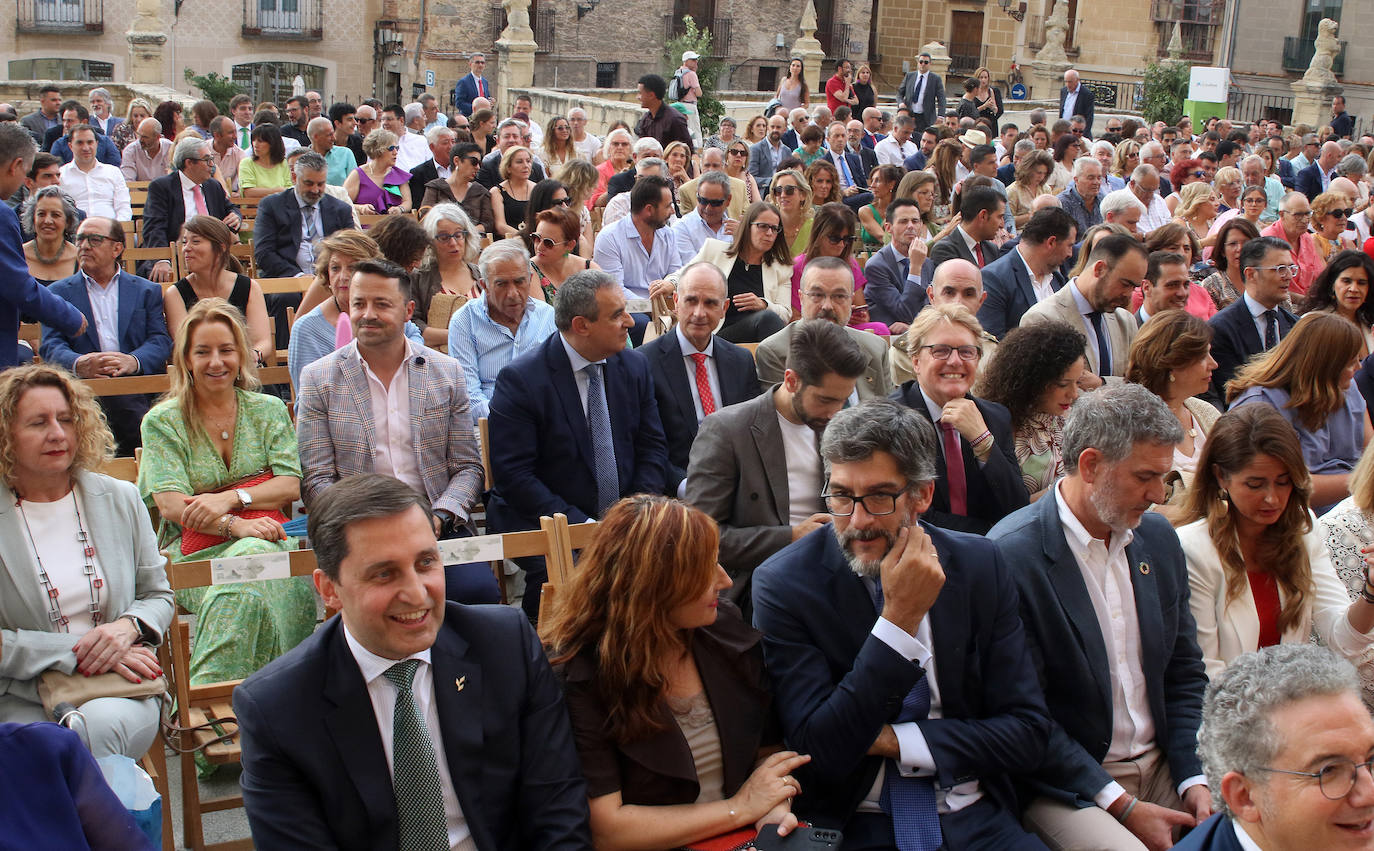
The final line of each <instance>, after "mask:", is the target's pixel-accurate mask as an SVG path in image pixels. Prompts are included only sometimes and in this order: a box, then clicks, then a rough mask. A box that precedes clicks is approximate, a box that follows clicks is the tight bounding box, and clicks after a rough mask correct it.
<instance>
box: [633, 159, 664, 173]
mask: <svg viewBox="0 0 1374 851" xmlns="http://www.w3.org/2000/svg"><path fill="white" fill-rule="evenodd" d="M667 165H668V164H667V163H665V162H664V161H663V160H661V159H659V158H658V157H645V158H644V159H642V160H639V161H638V162H636V163H635V175H636V176H638V175H641V174H644V173H646V172H647V171H648V170H649V169H651V168H656V169H658V170H659V173H660V174H661V173H662V171H663V169H664V168H666V167H667Z"/></svg>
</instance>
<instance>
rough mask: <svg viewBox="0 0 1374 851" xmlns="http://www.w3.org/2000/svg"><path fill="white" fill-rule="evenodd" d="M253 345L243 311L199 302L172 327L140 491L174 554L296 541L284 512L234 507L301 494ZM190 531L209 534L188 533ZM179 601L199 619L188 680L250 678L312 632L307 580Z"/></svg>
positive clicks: (190, 593)
mask: <svg viewBox="0 0 1374 851" xmlns="http://www.w3.org/2000/svg"><path fill="white" fill-rule="evenodd" d="M251 352H252V349H251V348H250V347H249V343H248V336H247V332H246V331H245V330H244V319H243V316H242V315H241V314H240V313H239V311H238V309H237V308H235V307H233V306H231V305H230V304H229V303H228V302H226V301H224V300H223V299H217V298H216V299H202V300H201V301H199V302H197V303H196V305H195V306H194V307H192V308H191V311H190V313H189V314H188V315H187V317H186V320H185V322H183V323H182V326H181V328H180V330H179V331H178V333H177V339H176V345H175V348H174V350H173V353H172V368H171V379H172V389H171V392H170V393H168V395H167V397H166V398H165V399H164V400H163V401H162V402H160V403H158V404H157V405H156V406H155V407H154V408H153V409H152V410H151V411H149V412H148V414H147V416H146V417H144V419H143V458H142V461H141V462H140V463H139V470H138V487H139V492H140V493H141V494H142V495H143V499H144V501H145V502H146V503H147V505H148V507H149V509H150V510H154V511H155V512H156V515H155V516H160V523H159V527H158V545H159V547H161V548H162V549H163V550H164V551H166V552H167V553H168V554H169V556H170V557H171V559H172V561H173V562H179V561H192V560H200V559H209V558H222V557H226V556H242V555H251V554H254V553H268V552H280V551H283V550H291V549H295V548H296V546H297V542H296V540H295V539H294V538H290V537H288V536H287V535H286V534H285V532H284V531H283V530H282V527H281V523H280V522H278V520H276V519H273V518H271V517H257V518H255V519H246V518H244V517H239V516H236V514H235V513H231V512H239V511H240V509H241V508H244V507H245V506H244V505H243V502H244V499H245V497H246V498H247V500H248V501H249V505H250V506H251V508H249V509H248V511H249V512H254V511H255V512H262V511H264V510H266V511H271V510H274V509H275V510H282V509H286V508H287V507H289V506H290V504H291V503H292V502H293V501H295V500H296V499H298V498H299V497H300V479H301V467H300V459H299V456H298V455H297V452H296V432H295V429H294V428H293V426H292V424H291V418H290V416H289V415H288V414H287V411H286V406H285V405H284V404H283V403H282V401H281V400H280V399H278V398H276V397H275V396H269V395H266V394H263V393H257V392H255V391H256V389H257V387H258V379H257V376H256V372H255V370H254V367H253V364H254V359H253V358H252V357H251V356H250V355H251ZM247 482H252V484H246V483H247ZM244 513H248V512H244ZM249 516H251V514H250V515H249ZM188 529H189V530H191V531H192V532H197V533H204V535H208V536H211V538H210V539H209V541H206V540H204V538H203V536H197V535H187V536H186V537H187V540H186V541H183V533H184V532H186V531H187V530H188ZM196 537H201V538H202V539H201V541H199V542H193V539H194V538H196ZM206 543H208V545H205V546H203V548H201V549H194V547H195V546H197V545H204V544H206ZM187 545H189V546H187ZM176 598H177V603H179V604H180V605H181V606H183V607H184V608H186V609H187V610H188V611H190V612H192V613H194V614H195V615H196V618H197V619H196V627H195V639H194V641H193V642H192V647H191V670H190V681H191V684H192V685H199V684H203V683H213V682H221V681H224V680H237V679H242V678H244V677H247V676H248V675H249V674H251V673H253V672H254V671H256V670H257V669H258V668H261V667H262V666H263V665H265V664H266V663H267V662H269V661H271V660H272V659H273V658H275V657H277V656H279V655H281V654H282V653H285V652H286V651H287V650H290V649H291V648H292V647H295V646H296V645H297V644H299V643H300V642H301V641H302V640H303V639H304V638H305V637H306V636H308V635H310V633H311V632H312V631H313V630H314V628H315V621H316V605H315V594H314V591H313V589H312V588H311V586H310V582H309V580H308V579H307V578H306V577H293V578H289V579H273V580H268V581H263V582H246V583H240V584H228V585H214V586H210V587H206V588H193V589H186V590H182V591H178V592H176Z"/></svg>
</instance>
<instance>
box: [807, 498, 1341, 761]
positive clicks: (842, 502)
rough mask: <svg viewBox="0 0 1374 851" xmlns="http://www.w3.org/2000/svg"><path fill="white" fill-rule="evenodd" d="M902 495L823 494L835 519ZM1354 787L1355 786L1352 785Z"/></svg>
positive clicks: (875, 513)
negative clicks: (856, 506) (855, 509)
mask: <svg viewBox="0 0 1374 851" xmlns="http://www.w3.org/2000/svg"><path fill="white" fill-rule="evenodd" d="M899 496H901V494H900V493H881V492H879V493H870V494H865V495H863V496H854V495H853V494H847V493H823V494H821V499H823V500H825V510H826V511H828V512H829V513H830V514H832V515H834V516H835V517H849V516H850V515H852V514H853V513H854V504H855V503H858V504H859V505H862V506H863V507H864V511H866V512H868V515H869V516H870V517H885V516H887V515H888V514H891V513H892V512H894V511H896V510H897V497H899ZM1352 785H1353V784H1352Z"/></svg>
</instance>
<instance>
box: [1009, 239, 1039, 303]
mask: <svg viewBox="0 0 1374 851" xmlns="http://www.w3.org/2000/svg"><path fill="white" fill-rule="evenodd" d="M1012 254H1015V255H1016V256H1015V257H1011V259H1010V260H1009V261H1008V262H1009V263H1011V270H1012V274H1013V275H1015V276H1016V286H1017V288H1018V289H1019V290H1021V296H1022V298H1024V299H1025V300H1026V304H1027V305H1028V306H1030V307H1034V306H1035V303H1036V298H1035V284H1033V283H1032V282H1031V278H1030V272H1029V271H1027V270H1026V263H1025V261H1023V260H1022V259H1021V253H1020V252H1019V251H1017V250H1016V249H1015V248H1013V249H1012V250H1011V251H1008V252H1007V256H1010V255H1012Z"/></svg>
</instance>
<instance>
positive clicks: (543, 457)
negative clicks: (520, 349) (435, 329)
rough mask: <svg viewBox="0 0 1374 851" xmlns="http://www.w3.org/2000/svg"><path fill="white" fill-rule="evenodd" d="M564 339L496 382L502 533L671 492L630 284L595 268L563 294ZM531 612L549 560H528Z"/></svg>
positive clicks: (580, 518)
mask: <svg viewBox="0 0 1374 851" xmlns="http://www.w3.org/2000/svg"><path fill="white" fill-rule="evenodd" d="M554 325H555V326H556V327H557V328H558V333H557V334H554V335H553V336H552V337H550V338H549V339H548V340H547V341H545V342H544V343H543V344H542V345H540V346H539V347H538V348H537V349H535V350H533V351H531V352H530V353H528V354H526V355H522V356H521V357H519V358H517V359H515V360H514V361H512V362H511V363H509V364H507V365H506V366H505V367H504V368H502V370H501V372H500V373H498V374H497V376H496V386H495V388H494V389H493V390H492V397H491V414H490V416H489V425H490V427H491V435H492V441H491V443H492V445H491V447H490V450H489V451H490V454H491V472H492V481H493V483H494V485H495V487H494V489H493V491H492V495H491V499H490V500H489V501H488V502H487V523H488V525H489V526H490V528H491V531H493V532H515V531H519V530H522V529H537V528H539V518H540V517H541V516H543V515H552V514H555V513H558V512H562V513H563V514H566V515H567V517H568V522H570V523H582V522H585V521H586V520H588V519H590V518H596V517H599V516H600V515H601V512H603V511H604V510H605V509H606V508H607V507H609V506H610V505H611V504H612V503H614V502H615V501H616V500H618V499H620V498H621V497H622V496H627V495H629V494H632V493H663V490H664V485H665V483H666V470H667V466H668V452H667V447H666V444H665V441H664V438H663V426H662V425H661V424H660V422H659V418H658V405H657V403H656V401H655V400H654V382H653V377H652V376H651V374H650V369H649V362H648V360H646V359H645V357H644V355H643V354H641V353H639V352H637V351H633V350H630V351H625V338H626V334H627V333H628V332H629V330H630V328H631V327H632V326H633V325H634V320H633V319H632V318H631V316H630V314H629V313H626V312H625V295H624V291H623V289H622V288H621V286H620V282H619V281H617V280H616V279H615V278H613V277H611V276H610V275H608V274H606V273H605V272H601V271H598V270H595V269H592V270H587V271H583V272H578V273H577V274H575V275H573V276H571V277H570V278H568V280H567V281H565V282H564V284H563V286H562V287H560V288H559V290H558V299H557V303H556V304H555V305H554ZM521 566H522V567H524V568H525V571H526V580H525V581H526V586H525V587H526V591H525V599H524V607H525V612H526V613H527V614H528V615H529V616H530V620H535V619H536V618H537V617H538V615H539V589H540V587H541V585H542V583H543V581H544V577H545V575H546V571H545V567H544V564H543V559H528V560H523V561H522V563H521Z"/></svg>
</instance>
